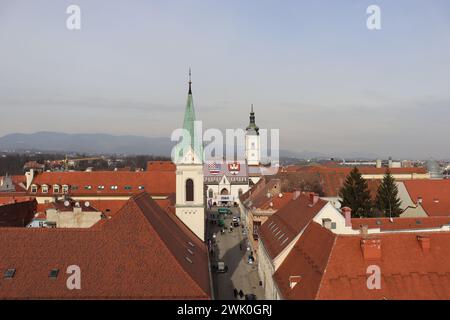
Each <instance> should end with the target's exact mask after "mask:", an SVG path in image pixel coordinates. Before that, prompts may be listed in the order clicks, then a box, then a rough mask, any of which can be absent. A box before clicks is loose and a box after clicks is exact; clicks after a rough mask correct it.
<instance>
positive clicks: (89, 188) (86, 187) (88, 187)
mask: <svg viewBox="0 0 450 320" xmlns="http://www.w3.org/2000/svg"><path fill="white" fill-rule="evenodd" d="M84 189H85V190H91V189H92V186H84Z"/></svg>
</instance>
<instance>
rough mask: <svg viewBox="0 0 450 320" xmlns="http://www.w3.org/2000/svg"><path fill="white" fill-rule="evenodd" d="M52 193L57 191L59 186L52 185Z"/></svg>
mask: <svg viewBox="0 0 450 320" xmlns="http://www.w3.org/2000/svg"><path fill="white" fill-rule="evenodd" d="M53 193H59V186H58V185H54V186H53Z"/></svg>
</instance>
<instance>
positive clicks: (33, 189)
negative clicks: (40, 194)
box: [31, 185, 37, 193]
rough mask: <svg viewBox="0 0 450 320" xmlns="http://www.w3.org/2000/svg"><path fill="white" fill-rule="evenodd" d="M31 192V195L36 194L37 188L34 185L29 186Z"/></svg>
mask: <svg viewBox="0 0 450 320" xmlns="http://www.w3.org/2000/svg"><path fill="white" fill-rule="evenodd" d="M31 192H32V193H36V192H37V186H36V185H32V186H31Z"/></svg>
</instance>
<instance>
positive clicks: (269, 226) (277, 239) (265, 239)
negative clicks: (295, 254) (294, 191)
mask: <svg viewBox="0 0 450 320" xmlns="http://www.w3.org/2000/svg"><path fill="white" fill-rule="evenodd" d="M326 204H327V202H326V201H324V200H321V199H318V201H317V203H316V204H314V205H311V200H310V194H301V195H300V196H299V197H298V198H297V199H292V201H290V202H288V203H287V204H286V205H285V206H283V207H282V208H281V209H280V210H278V211H277V212H276V213H274V214H273V215H272V216H271V217H270V218H269V219H268V220H267V221H266V222H265V223H264V224H263V225H262V226H261V227H260V228H259V236H260V239H261V241H262V243H263V244H264V248H265V249H266V250H267V253H268V254H269V256H270V257H271V258H272V259H274V258H275V257H276V256H278V255H279V254H280V253H281V251H283V249H284V248H286V247H287V246H288V245H289V243H291V242H292V241H293V240H294V238H295V237H296V236H297V235H298V234H299V233H300V232H301V231H302V230H303V229H304V228H305V227H306V226H307V225H308V224H309V223H310V222H311V221H312V219H313V218H314V217H315V216H316V215H317V213H319V211H320V210H322V208H323V207H324V206H325V205H326Z"/></svg>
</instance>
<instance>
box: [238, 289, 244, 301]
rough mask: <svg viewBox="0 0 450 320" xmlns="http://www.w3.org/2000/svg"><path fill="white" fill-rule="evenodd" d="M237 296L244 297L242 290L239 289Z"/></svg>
mask: <svg viewBox="0 0 450 320" xmlns="http://www.w3.org/2000/svg"><path fill="white" fill-rule="evenodd" d="M239 297H240V298H241V299H242V298H243V297H244V292H242V290H239Z"/></svg>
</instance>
